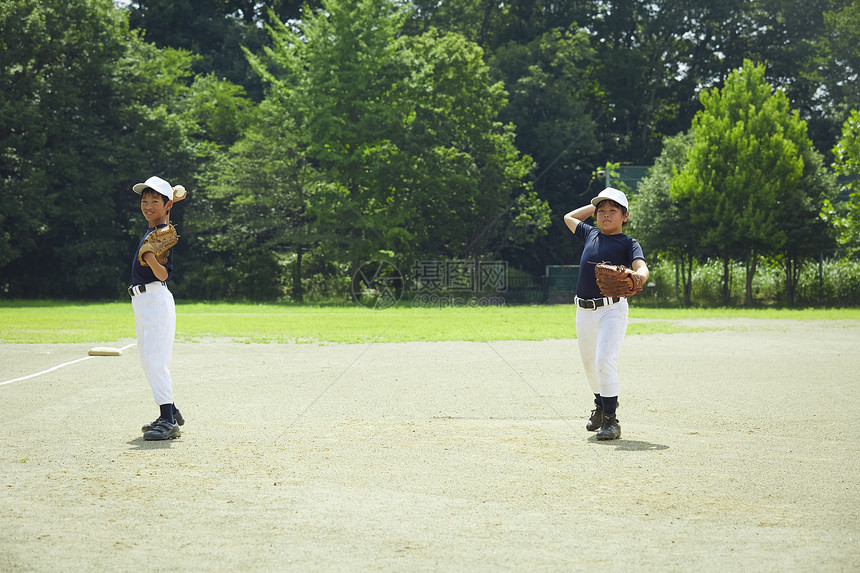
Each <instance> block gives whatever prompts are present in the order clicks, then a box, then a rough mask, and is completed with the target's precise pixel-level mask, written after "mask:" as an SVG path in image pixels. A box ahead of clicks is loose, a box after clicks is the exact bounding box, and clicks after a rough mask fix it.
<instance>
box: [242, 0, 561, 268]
mask: <svg viewBox="0 0 860 573" xmlns="http://www.w3.org/2000/svg"><path fill="white" fill-rule="evenodd" d="M405 17H406V13H405V12H403V11H402V10H401V9H400V8H398V6H397V5H396V4H394V3H388V2H378V1H373V0H361V1H359V2H338V1H335V0H330V1H327V2H324V3H323V9H322V10H321V11H319V12H316V13H313V14H308V13H306V14H305V15H304V18H303V20H302V22H301V23H296V25H295V27H294V28H292V27H287V26H282V25H279V26H277V27H275V28H273V29H272V35H273V47H272V49H270V50H268V61H267V62H263V60H261V59H258V58H253V57H252V58H251V59H252V61H253V62H254V64H255V67H256V69H258V71H259V72H260V73H261V74H262V75H263V77H264V79H265V80H266V81H267V82H268V83H269V84H270V88H269V89H268V90H267V100H268V101H270V102H271V105H273V106H280V109H281V113H283V114H284V115H285V116H289V117H290V118H292V119H293V121H294V122H295V129H296V131H297V137H298V138H299V141H300V145H301V146H302V147H301V151H302V153H303V154H304V155H305V157H306V158H307V159H308V161H310V163H311V164H312V165H314V167H315V168H316V169H317V170H318V171H319V173H320V174H321V175H322V177H323V178H324V179H325V180H326V181H328V182H329V183H332V184H335V185H336V188H337V189H338V190H339V191H338V193H339V195H338V196H337V197H334V198H332V197H328V198H327V203H326V204H327V210H326V211H325V212H322V211H318V213H319V217H320V221H319V224H320V225H321V227H322V228H324V229H336V230H337V232H338V233H339V235H340V241H339V242H340V245H341V248H342V250H343V253H344V254H345V255H346V256H347V257H349V259H350V260H351V261H352V262H353V263H356V264H357V263H360V262H362V261H365V260H368V259H371V258H374V257H377V256H380V253H382V252H394V253H397V255H398V256H401V257H404V258H405V259H406V261H409V258H410V257H414V256H417V255H418V254H419V253H421V254H425V255H428V254H437V255H447V256H453V257H476V256H480V255H486V254H492V253H496V252H498V251H499V250H500V249H501V248H504V247H507V246H509V244H510V242H511V241H512V240H518V238H519V240H522V238H524V237H528V238H532V237H533V236H534V235H535V234H537V232H539V231H540V230H542V229H543V227H545V226H546V221H545V219H544V215H545V213H544V211H543V210H542V209H541V208H540V206H541V202H540V201H538V200H537V198H536V197H535V196H534V195H533V194H532V193H530V192H529V189H528V185H527V183H525V182H524V179H525V177H526V175H527V174H528V173H529V170H530V168H531V163H530V160H529V158H527V157H523V156H521V155H520V154H519V152H518V151H517V149H516V147H515V146H514V134H513V132H512V130H511V129H510V128H508V127H505V126H504V125H502V124H501V123H500V122H499V121H498V120H497V119H496V117H497V115H498V111H499V109H500V108H501V106H502V105H503V104H504V101H505V93H504V90H503V89H502V85H501V84H499V83H496V84H493V83H492V82H490V81H489V75H488V70H487V67H486V65H485V64H484V63H483V60H482V51H481V50H480V48H478V47H477V46H476V45H474V44H472V43H470V42H467V41H465V40H464V39H463V38H462V37H461V36H458V35H454V34H447V35H440V34H438V33H437V32H436V31H434V30H431V31H428V32H426V33H424V34H422V35H420V36H417V37H411V36H405V35H401V33H400V32H401V30H402V27H403V24H404V21H405ZM515 206H519V207H523V208H524V209H523V210H522V211H517V210H516V209H514V207H515ZM523 213H527V214H530V215H531V216H530V217H523ZM529 229H531V230H532V232H531V233H530V232H528V230H529Z"/></svg>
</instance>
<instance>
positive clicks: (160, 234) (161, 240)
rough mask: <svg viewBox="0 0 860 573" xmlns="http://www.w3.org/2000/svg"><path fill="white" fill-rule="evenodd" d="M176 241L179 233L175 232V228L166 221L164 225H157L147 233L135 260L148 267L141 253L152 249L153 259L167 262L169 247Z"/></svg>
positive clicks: (162, 262) (161, 262)
mask: <svg viewBox="0 0 860 573" xmlns="http://www.w3.org/2000/svg"><path fill="white" fill-rule="evenodd" d="M178 242H179V235H177V234H176V228H175V227H174V226H173V225H171V224H169V223H168V225H167V226H166V227H159V228H158V229H156V230H154V231H153V232H151V233H150V234H149V235H147V237H146V239H145V240H144V241H143V245H141V247H140V250H139V251H138V252H137V260H138V261H139V262H140V264H141V265H143V266H145V267H148V266H149V265H148V264H146V261H145V260H143V254H144V253H147V252H150V251H152V252H153V253H155V260H156V261H158V262H159V264H162V265H163V264H165V263H167V255H169V254H170V249H171V247H173V246H174V245H175V244H176V243H178Z"/></svg>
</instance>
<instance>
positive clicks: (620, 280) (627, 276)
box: [594, 262, 643, 297]
mask: <svg viewBox="0 0 860 573" xmlns="http://www.w3.org/2000/svg"><path fill="white" fill-rule="evenodd" d="M594 276H595V278H596V279H597V286H598V287H600V292H602V293H603V296H608V297H616V296H622V297H629V296H633V295H634V294H636V293H638V292H641V291H642V286H643V285H642V277H640V276H639V275H637V274H636V273H634V272H633V271H631V270H630V269H628V268H627V267H625V266H624V265H613V264H611V263H607V262H603V263H598V264H597V265H595V267H594Z"/></svg>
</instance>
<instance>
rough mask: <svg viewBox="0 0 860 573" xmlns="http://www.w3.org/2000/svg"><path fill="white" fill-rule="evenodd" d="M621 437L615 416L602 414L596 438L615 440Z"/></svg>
mask: <svg viewBox="0 0 860 573" xmlns="http://www.w3.org/2000/svg"><path fill="white" fill-rule="evenodd" d="M620 437H621V426H620V425H619V424H618V418H616V417H615V416H603V424H602V425H601V426H600V429H599V430H597V439H598V440H617V439H618V438H620Z"/></svg>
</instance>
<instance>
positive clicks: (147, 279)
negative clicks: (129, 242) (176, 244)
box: [131, 225, 173, 285]
mask: <svg viewBox="0 0 860 573" xmlns="http://www.w3.org/2000/svg"><path fill="white" fill-rule="evenodd" d="M166 226H167V225H158V227H150V228H149V229H147V230H146V233H144V234H143V238H142V239H141V240H140V244H139V245H137V249H136V250H135V251H134V256H133V257H132V261H131V284H133V285H145V284H147V283H151V282H156V281H157V280H158V279H157V278H155V273H153V272H152V269H151V268H150V267H148V266H146V267H145V266H143V265H142V264H140V261H138V260H137V253H139V252H140V248H141V247H142V246H143V242H144V241H145V240H146V238H147V237H148V236H149V234H150V233H151V232H153V231H154V230H156V229H158V228H161V227H166ZM164 268H166V269H167V280H170V279H171V278H173V249H172V248H171V249H170V251H169V252H168V254H167V264H166V265H164Z"/></svg>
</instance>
